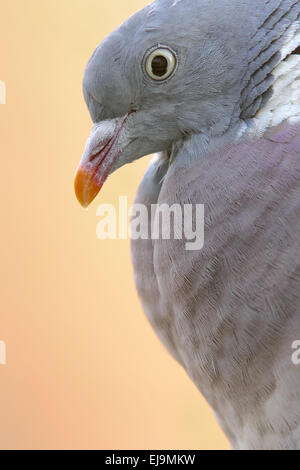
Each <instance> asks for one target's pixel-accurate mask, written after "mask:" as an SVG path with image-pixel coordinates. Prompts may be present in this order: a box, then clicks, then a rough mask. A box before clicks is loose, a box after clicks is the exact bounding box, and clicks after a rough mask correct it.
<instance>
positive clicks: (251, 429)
mask: <svg viewBox="0 0 300 470" xmlns="http://www.w3.org/2000/svg"><path fill="white" fill-rule="evenodd" d="M155 44H166V45H168V46H169V47H170V48H172V50H175V51H176V54H177V57H178V66H177V69H176V72H175V73H174V75H173V76H171V78H169V79H168V80H166V82H165V83H160V84H157V83H154V82H151V80H149V79H148V78H147V77H146V76H145V73H144V71H143V66H142V64H143V57H144V54H145V53H146V51H147V50H148V49H149V48H150V47H153V45H155ZM299 45H300V4H299V1H297V0H251V1H250V0H219V1H217V0H215V1H211V0H210V1H208V0H157V1H156V2H154V3H152V4H151V5H149V6H148V7H146V8H145V9H144V10H142V11H141V12H139V13H137V14H136V15H134V16H133V17H132V18H131V19H129V20H128V21H127V22H126V23H125V24H124V25H122V26H121V27H120V28H119V29H117V30H116V31H115V32H114V33H112V35H110V36H109V37H108V38H107V39H106V40H105V41H104V42H103V44H102V45H100V46H99V48H98V49H97V50H96V52H95V53H94V55H93V56H92V58H91V60H90V62H89V64H88V66H87V70H86V73H85V79H84V93H85V98H86V101H87V105H88V107H89V109H90V112H91V116H92V118H93V120H94V122H95V123H96V124H95V132H94V136H95V135H96V134H97V135H98V136H99V135H102V136H103V135H104V134H105V133H108V134H107V135H108V137H106V139H110V138H112V137H110V135H111V136H113V135H114V132H115V130H114V129H115V127H116V125H117V124H116V125H115V122H117V123H118V122H119V121H118V119H121V117H122V116H124V115H126V116H127V114H126V113H129V114H128V117H126V123H125V124H124V130H122V131H121V134H122V138H120V142H119V143H118V149H119V150H120V152H119V153H120V155H119V158H118V159H115V160H113V161H114V164H113V166H112V167H111V172H112V171H114V170H116V169H117V168H119V167H120V166H122V165H124V164H125V163H128V162H131V161H133V160H135V159H136V158H139V157H141V156H143V155H145V154H148V153H152V152H159V151H161V152H162V153H161V154H160V155H159V156H158V157H157V158H156V159H155V160H154V161H153V163H152V164H151V165H150V167H149V169H148V171H147V172H146V174H145V176H144V178H143V180H142V182H141V185H140V187H139V190H138V193H137V197H136V202H138V203H140V204H144V205H146V206H147V207H149V206H151V204H156V203H158V204H164V203H166V204H168V205H169V206H172V205H173V204H176V203H178V204H180V205H181V206H182V205H184V204H190V203H193V204H204V205H205V243H204V247H203V249H202V250H200V251H187V250H186V249H185V240H184V239H183V240H177V239H175V240H174V239H172V240H163V239H157V240H151V239H149V240H143V239H138V240H133V241H132V257H133V264H134V271H135V281H136V285H137V289H138V292H139V295H140V298H141V300H142V303H143V307H144V310H145V312H146V314H147V316H148V318H149V320H150V323H151V324H152V326H153V328H154V330H155V331H156V333H157V334H158V336H159V337H160V339H161V341H162V342H163V344H164V345H165V346H166V347H167V349H168V350H169V352H170V353H171V354H172V355H173V357H174V358H175V359H176V360H177V361H178V362H179V363H180V364H181V365H182V366H183V367H184V368H185V369H186V371H187V373H188V374H189V376H190V377H191V379H192V380H193V381H194V382H195V384H196V385H197V387H198V388H199V390H200V391H201V393H202V394H203V395H204V397H205V398H206V399H207V401H208V402H209V404H210V405H211V407H212V409H213V410H214V412H215V414H216V416H217V419H218V420H219V422H220V424H221V426H222V427H223V429H224V431H225V433H226V434H227V436H228V438H229V439H230V442H231V443H232V446H233V447H234V448H236V449H246V448H247V449H300V367H297V366H295V365H294V364H293V362H292V360H291V356H292V349H291V346H292V343H293V341H295V340H297V339H299V335H300V319H299V312H300V56H299V55H293V54H292V53H293V51H295V50H296V49H297V47H298V46H299ZM106 120H108V122H109V123H114V124H113V125H112V124H109V125H108V124H106ZM102 121H103V122H102ZM98 122H99V124H98ZM124 122H125V121H124ZM122 123H123V121H122ZM110 129H111V130H110ZM109 133H111V134H109ZM105 135H106V134H105ZM97 139H98V137H97ZM97 139H96V138H95V137H93V134H92V138H91V141H90V143H89V147H88V150H87V154H86V155H85V157H84V164H85V165H86V161H89V159H91V155H92V154H93V152H92V150H91V149H90V147H92V146H93V142H94V145H95V142H96V140H97ZM98 140H99V139H98ZM98 140H97V142H98ZM108 141H109V140H108ZM97 142H96V143H97ZM97 145H98V144H97ZM115 154H116V155H117V152H115ZM101 161H102V160H101ZM80 182H82V179H81V180H80ZM80 184H81V183H80ZM101 184H102V180H101Z"/></svg>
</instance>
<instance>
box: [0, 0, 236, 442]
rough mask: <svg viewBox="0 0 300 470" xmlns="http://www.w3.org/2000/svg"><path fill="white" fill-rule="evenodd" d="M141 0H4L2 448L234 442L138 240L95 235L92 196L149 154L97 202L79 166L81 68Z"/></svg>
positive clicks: (86, 121)
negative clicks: (151, 308)
mask: <svg viewBox="0 0 300 470" xmlns="http://www.w3.org/2000/svg"><path fill="white" fill-rule="evenodd" d="M147 3H149V2H147V1H143V0H127V1H126V2H125V1H124V0H115V1H113V0H112V1H111V2H107V1H104V0H16V1H14V2H8V1H3V0H1V3H0V59H1V62H0V80H3V81H5V82H6V87H7V104H6V105H1V106H0V137H1V138H0V152H1V203H0V204H1V232H0V249H1V264H0V286H1V304H0V308H1V312H0V340H4V341H5V342H6V344H7V365H6V366H3V365H2V366H0V447H1V449H20V448H21V449H45V448H46V449H52V448H55V449H63V448H67V449H91V448H96V449H108V448H111V449H127V448H128V449H150V448H152V449H227V448H228V447H229V446H228V443H227V441H226V439H225V437H224V436H223V434H222V432H221V431H220V429H219V427H218V425H217V424H216V422H215V419H214V417H213V414H212V412H211V411H210V409H209V408H208V406H207V405H206V403H205V401H204V400H203V398H202V397H201V396H200V394H199V393H198V391H197V390H196V388H195V386H194V385H193V384H192V383H191V382H190V380H189V379H188V378H187V376H186V374H185V373H184V371H183V370H182V369H181V368H180V366H179V365H177V364H176V363H175V362H174V361H173V359H172V358H171V357H170V356H169V355H168V354H167V352H166V351H165V350H164V348H163V347H162V346H161V345H160V343H159V341H158V340H157V338H156V336H155V334H154V333H153V331H152V330H151V328H150V326H149V325H148V323H147V320H146V318H145V317H144V314H143V312H142V308H141V306H140V303H139V300H138V298H137V295H136V292H135V287H134V282H133V275H132V267H131V262H130V251H129V241H102V242H101V241H99V240H98V239H97V238H96V225H97V222H98V219H97V217H96V207H97V205H98V204H99V203H100V202H103V203H116V202H117V200H118V196H119V195H128V196H129V200H130V202H132V201H133V197H134V193H135V190H136V188H137V185H138V183H139V181H140V179H141V177H142V174H143V172H144V171H145V168H146V166H147V164H148V162H149V157H148V158H144V159H142V160H140V161H138V162H136V163H134V164H132V165H130V166H127V167H124V168H123V169H121V170H120V171H119V172H117V173H116V174H114V175H113V176H112V177H111V178H110V179H109V181H108V182H107V183H106V185H105V187H104V189H103V190H102V192H101V197H100V198H97V201H96V202H94V204H93V205H92V206H91V208H90V209H89V211H88V212H85V211H83V210H82V209H81V208H80V206H79V204H78V203H77V202H76V200H75V196H74V193H73V176H74V172H75V169H76V166H77V164H78V162H79V159H80V157H81V153H82V150H83V147H84V144H85V140H86V138H87V137H88V134H89V132H90V128H91V122H90V118H89V115H88V112H87V110H86V107H85V104H84V101H83V98H82V92H81V80H82V74H83V70H84V68H85V65H86V63H87V60H88V58H89V56H90V55H91V53H92V52H93V50H94V49H95V47H96V45H97V44H98V43H99V42H100V41H101V40H102V39H103V38H104V37H105V36H106V35H107V34H108V33H109V32H110V31H111V30H112V29H114V28H115V27H117V26H118V25H119V24H120V23H121V22H122V21H124V20H125V19H126V18H127V17H128V16H129V15H131V14H132V13H134V12H135V11H137V10H138V9H140V8H141V7H143V6H144V5H146V4H147Z"/></svg>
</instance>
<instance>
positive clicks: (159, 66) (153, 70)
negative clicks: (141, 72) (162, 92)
mask: <svg viewBox="0 0 300 470" xmlns="http://www.w3.org/2000/svg"><path fill="white" fill-rule="evenodd" d="M176 64H177V59H176V55H175V52H173V51H171V50H170V49H169V48H166V47H159V48H157V49H155V50H154V51H153V50H152V52H150V53H149V54H148V56H147V57H146V61H145V69H146V73H147V75H148V76H149V77H150V78H152V80H158V81H162V80H166V79H167V78H169V77H170V76H171V75H172V73H173V72H174V70H175V68H176Z"/></svg>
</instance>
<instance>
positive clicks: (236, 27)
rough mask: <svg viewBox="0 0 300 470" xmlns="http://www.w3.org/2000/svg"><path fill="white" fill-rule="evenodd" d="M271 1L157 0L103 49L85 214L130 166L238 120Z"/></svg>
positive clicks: (91, 72) (98, 57)
mask: <svg viewBox="0 0 300 470" xmlns="http://www.w3.org/2000/svg"><path fill="white" fill-rule="evenodd" d="M267 3H269V2H265V1H262V0H251V2H250V1H241V0H218V1H216V0H215V1H212V0H157V1H155V2H153V3H152V4H150V5H149V6H148V7H146V8H144V9H143V10H141V11H140V12H138V13H136V14H135V15H134V16H133V17H131V18H130V19H129V20H127V21H126V22H125V23H124V24H122V25H121V26H120V27H119V28H118V29H117V30H116V31H114V32H113V33H111V34H110V35H109V36H108V37H107V38H106V39H105V40H104V41H103V42H102V43H101V44H100V45H99V46H98V48H97V49H96V51H95V52H94V54H93V55H92V57H91V59H90V61H89V63H88V65H87V68H86V71H85V75H84V81H83V90H84V96H85V100H86V103H87V106H88V109H89V111H90V114H91V117H92V120H93V122H94V126H93V129H92V132H91V135H90V137H89V139H88V141H87V144H86V148H85V151H84V155H83V158H82V161H81V163H80V165H79V168H78V171H77V174H76V179H75V191H76V195H77V198H78V200H79V201H80V203H81V204H82V205H83V206H84V207H86V206H88V205H89V203H90V202H91V201H92V200H93V199H94V198H95V196H96V195H97V193H98V192H99V190H100V189H101V187H102V185H103V183H104V181H105V180H106V178H107V177H108V175H109V174H110V173H112V172H113V171H114V170H116V169H117V168H119V167H121V166H122V165H124V164H126V163H129V162H131V161H133V160H135V159H137V158H139V157H142V156H144V155H147V154H150V153H154V152H160V151H165V152H167V153H168V154H170V152H171V149H172V147H173V145H174V143H178V142H179V141H181V140H182V139H186V138H188V137H189V136H191V135H193V134H206V135H207V136H214V135H221V134H223V133H224V132H225V131H226V130H228V128H229V127H230V126H232V125H233V124H235V123H236V122H237V120H238V119H239V118H240V115H241V112H242V111H243V109H242V105H243V103H242V92H243V86H244V83H249V77H248V78H247V72H248V71H249V47H250V46H249V44H250V40H251V38H252V37H253V36H254V35H255V32H256V30H257V29H258V26H259V24H262V23H263V21H262V13H263V9H264V8H265V7H264V5H265V4H267ZM267 15H268V13H267V12H264V16H265V17H267ZM270 42H271V39H270ZM262 43H263V42H262ZM261 47H265V46H263V44H262V46H261ZM265 48H266V47H265ZM259 65H260V64H259V63H258V64H257V65H256V66H257V67H258V66H259ZM263 78H264V77H263ZM262 82H263V80H262ZM252 94H253V93H252ZM244 99H245V97H244Z"/></svg>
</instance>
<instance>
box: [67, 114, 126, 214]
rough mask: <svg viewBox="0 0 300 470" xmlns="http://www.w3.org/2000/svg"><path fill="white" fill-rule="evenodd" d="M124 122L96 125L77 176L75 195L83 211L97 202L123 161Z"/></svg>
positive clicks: (124, 118) (120, 119)
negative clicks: (120, 160) (116, 167)
mask: <svg viewBox="0 0 300 470" xmlns="http://www.w3.org/2000/svg"><path fill="white" fill-rule="evenodd" d="M127 118H128V115H126V116H125V117H123V118H119V119H114V120H110V121H103V122H100V123H98V124H95V126H94V128H93V131H92V133H91V135H90V137H89V139H88V141H87V144H86V148H85V151H84V154H83V157H82V160H81V162H80V164H79V167H78V169H77V172H76V176H75V182H74V187H75V194H76V197H77V199H78V201H79V202H80V204H81V205H82V206H83V207H88V205H89V204H90V203H91V202H92V201H93V200H94V199H95V197H96V196H97V194H98V193H99V191H100V189H101V188H102V186H103V184H104V182H105V180H106V179H107V177H108V175H109V173H110V171H111V169H112V167H113V165H114V163H115V162H116V161H117V159H118V158H119V157H120V155H121V153H122V150H123V146H122V145H121V142H120V141H121V135H122V129H123V126H124V124H125V122H126V121H127Z"/></svg>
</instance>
